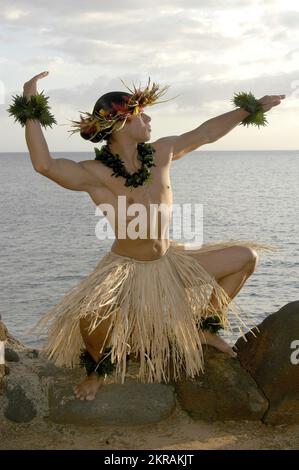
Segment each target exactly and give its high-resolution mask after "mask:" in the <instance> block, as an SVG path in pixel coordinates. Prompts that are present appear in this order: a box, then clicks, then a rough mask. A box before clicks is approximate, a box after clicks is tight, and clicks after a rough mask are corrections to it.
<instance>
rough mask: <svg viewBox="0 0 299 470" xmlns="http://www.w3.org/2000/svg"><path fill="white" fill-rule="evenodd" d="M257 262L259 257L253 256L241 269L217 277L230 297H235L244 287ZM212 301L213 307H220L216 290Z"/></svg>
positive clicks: (212, 295)
mask: <svg viewBox="0 0 299 470" xmlns="http://www.w3.org/2000/svg"><path fill="white" fill-rule="evenodd" d="M256 263H257V257H254V256H253V258H252V260H251V261H248V263H246V264H245V265H244V267H243V269H241V270H240V271H238V272H236V273H232V274H228V275H227V276H224V277H222V278H220V279H217V278H216V280H217V282H218V284H219V285H220V286H221V287H222V288H223V289H224V290H225V292H226V293H227V294H228V296H229V297H230V299H233V298H234V297H235V296H236V295H237V294H238V293H239V292H240V290H241V289H242V287H243V285H244V284H245V282H246V281H247V279H248V278H249V276H251V274H252V273H253V272H254V270H255V267H256ZM210 303H211V304H212V306H213V307H215V308H218V303H217V299H216V296H215V291H213V292H212V294H211V298H210Z"/></svg>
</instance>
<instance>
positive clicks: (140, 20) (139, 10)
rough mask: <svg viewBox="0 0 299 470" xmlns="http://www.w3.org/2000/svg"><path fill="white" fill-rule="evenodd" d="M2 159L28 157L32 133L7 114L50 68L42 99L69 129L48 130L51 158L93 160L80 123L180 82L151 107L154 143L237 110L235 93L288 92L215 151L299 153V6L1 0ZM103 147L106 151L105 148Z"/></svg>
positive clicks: (265, 1)
mask: <svg viewBox="0 0 299 470" xmlns="http://www.w3.org/2000/svg"><path fill="white" fill-rule="evenodd" d="M0 7H1V8H0V23H1V28H0V41H1V50H0V70H1V74H0V80H1V81H0V129H1V147H0V152H7V151H9V152H18V151H27V146H26V142H25V136H24V134H25V133H24V128H22V127H21V126H19V125H18V124H16V123H14V120H13V118H12V117H9V116H8V113H7V111H6V109H7V107H8V106H9V104H10V102H11V97H12V95H14V94H16V93H22V88H23V83H24V82H25V81H27V80H28V79H29V78H31V77H32V76H33V75H36V74H37V73H39V72H42V71H44V70H48V71H49V72H50V74H49V76H48V77H47V78H44V79H43V80H41V81H39V87H38V89H39V91H41V90H44V92H45V94H46V95H47V96H49V97H50V100H49V102H50V106H51V110H52V112H53V114H54V115H55V117H56V119H57V121H58V126H54V127H53V128H52V129H48V130H47V131H44V134H45V137H46V139H47V142H48V146H49V149H50V151H53V152H60V151H62V152H63V151H69V152H72V151H86V152H88V151H93V147H94V145H95V144H92V143H89V142H87V141H84V140H83V139H82V138H81V137H80V136H79V134H75V135H73V136H70V134H69V133H68V132H67V131H68V130H70V123H69V121H68V120H70V119H78V118H79V112H80V111H89V112H91V111H92V108H93V105H94V103H95V102H96V101H97V99H98V98H99V97H100V96H101V95H102V94H103V93H106V92H108V91H115V90H125V88H124V86H123V85H122V83H121V81H120V78H122V79H123V80H124V81H125V82H126V83H127V84H129V85H130V84H132V82H135V83H137V84H139V83H140V82H141V84H142V85H145V84H146V82H147V79H148V77H149V76H150V77H151V79H152V81H155V82H158V83H161V84H162V85H166V84H167V85H170V88H169V91H168V93H167V95H166V96H165V97H164V99H167V98H171V97H173V96H176V95H179V96H178V97H177V98H176V99H175V100H173V101H170V102H169V103H165V104H158V105H156V106H153V107H148V108H146V112H147V113H148V114H149V115H150V116H151V117H152V140H155V139H157V138H159V137H163V136H166V135H178V134H181V133H183V132H186V131H188V130H191V129H194V128H195V127H197V126H198V125H200V124H201V123H202V122H204V121H206V120H207V119H210V118H212V117H214V116H217V115H220V114H222V113H225V112H227V111H230V110H232V109H233V105H232V103H231V99H232V97H233V94H234V92H238V91H252V92H253V93H254V95H255V96H256V97H257V98H261V97H262V96H264V95H266V94H286V95H287V96H286V99H285V100H284V101H283V102H282V104H281V105H280V106H278V107H277V108H274V109H273V110H271V111H270V112H269V113H268V121H269V125H268V127H267V128H260V129H257V128H253V127H251V128H247V127H243V126H237V127H236V128H235V129H233V131H231V132H230V133H229V134H227V135H226V136H225V137H223V138H222V139H220V140H218V141H217V142H215V143H213V144H210V145H206V146H204V147H202V148H203V149H205V150H229V149H235V150H237V149H242V150H250V149H298V148H299V145H298V130H299V124H298V123H299V120H298V111H299V28H298V26H299V4H298V1H297V0H261V1H260V0H246V1H244V0H222V1H221V0H169V1H165V0H157V1H156V0H151V1H150V2H142V1H140V0H125V1H121V0H109V1H105V2H104V1H103V2H102V1H101V0H98V1H95V0H91V1H88V0H87V1H82V0H80V1H79V0H72V1H67V0H51V1H49V0H26V1H23V0H22V1H21V0H19V1H18V0H10V1H6V0H0ZM98 145H100V144H98Z"/></svg>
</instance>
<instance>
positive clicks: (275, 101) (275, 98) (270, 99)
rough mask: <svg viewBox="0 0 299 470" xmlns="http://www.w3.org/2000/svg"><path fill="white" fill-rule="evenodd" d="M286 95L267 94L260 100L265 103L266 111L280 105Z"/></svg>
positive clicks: (264, 108)
mask: <svg viewBox="0 0 299 470" xmlns="http://www.w3.org/2000/svg"><path fill="white" fill-rule="evenodd" d="M285 97H286V95H266V96H263V98H261V99H259V100H258V101H259V102H260V103H261V104H262V105H263V110H264V111H269V109H271V108H273V107H274V106H278V105H279V104H280V102H281V100H283V99H285Z"/></svg>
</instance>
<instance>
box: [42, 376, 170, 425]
mask: <svg viewBox="0 0 299 470" xmlns="http://www.w3.org/2000/svg"><path fill="white" fill-rule="evenodd" d="M49 406H50V414H49V419H50V420H51V421H52V422H55V423H68V424H78V425H87V426H89V425H91V424H98V425H102V424H103V425H109V424H118V425H132V424H147V423H155V422H158V421H160V420H162V419H165V418H167V417H168V416H170V415H171V414H172V412H173V410H174V408H175V396H174V389H173V387H172V386H170V385H164V384H142V383H127V384H126V383H124V384H110V385H104V386H103V387H102V388H101V389H100V390H99V391H98V394H97V396H96V398H95V400H93V401H81V400H78V399H77V398H76V397H75V396H74V393H73V391H72V383H69V382H66V381H60V383H58V382H54V383H53V384H52V385H51V387H50V390H49Z"/></svg>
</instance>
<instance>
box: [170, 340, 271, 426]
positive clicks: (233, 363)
mask: <svg viewBox="0 0 299 470" xmlns="http://www.w3.org/2000/svg"><path fill="white" fill-rule="evenodd" d="M204 357H205V372H204V374H202V375H200V376H197V377H196V378H194V379H192V380H188V381H182V382H178V383H176V384H175V389H176V392H177V396H178V400H179V403H180V405H181V406H182V408H183V409H184V410H185V411H187V412H188V413H189V414H190V416H191V417H192V418H193V419H195V420H204V421H225V420H259V419H261V418H262V417H263V415H264V413H265V411H266V410H267V408H268V403H267V400H266V398H265V397H264V396H263V394H262V393H261V391H260V390H259V389H258V387H257V386H256V383H255V381H254V380H253V379H252V378H251V376H250V375H249V374H248V373H247V372H246V371H245V370H244V369H242V367H241V365H240V363H239V361H238V359H234V358H231V357H229V356H228V355H227V354H225V353H222V352H220V351H218V350H216V349H214V348H212V347H204Z"/></svg>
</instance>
